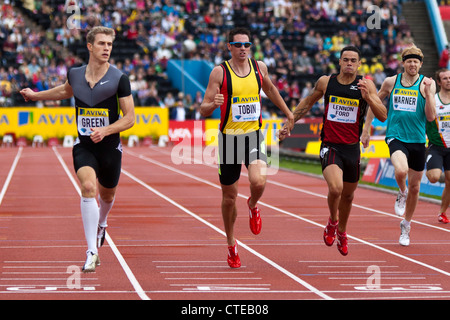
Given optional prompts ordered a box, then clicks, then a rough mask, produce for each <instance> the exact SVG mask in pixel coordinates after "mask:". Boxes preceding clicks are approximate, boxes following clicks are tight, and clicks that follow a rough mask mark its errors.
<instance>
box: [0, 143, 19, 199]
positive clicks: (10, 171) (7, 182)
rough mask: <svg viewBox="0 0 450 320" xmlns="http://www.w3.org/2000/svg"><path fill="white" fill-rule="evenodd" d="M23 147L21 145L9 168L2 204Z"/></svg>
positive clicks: (2, 192)
mask: <svg viewBox="0 0 450 320" xmlns="http://www.w3.org/2000/svg"><path fill="white" fill-rule="evenodd" d="M22 150H23V147H19V151H17V154H16V157H15V158H14V161H13V163H12V165H11V169H9V173H8V176H7V177H6V180H5V183H4V184H3V188H2V191H1V192H0V205H1V204H2V201H3V198H4V197H5V193H6V190H8V186H9V183H10V182H11V179H12V176H13V174H14V171H16V167H17V163H18V162H19V159H20V156H21V155H22Z"/></svg>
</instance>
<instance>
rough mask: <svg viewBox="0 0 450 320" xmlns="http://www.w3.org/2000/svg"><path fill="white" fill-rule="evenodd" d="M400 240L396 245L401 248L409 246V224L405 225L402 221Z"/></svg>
mask: <svg viewBox="0 0 450 320" xmlns="http://www.w3.org/2000/svg"><path fill="white" fill-rule="evenodd" d="M400 230H401V233H400V239H399V240H398V243H399V244H400V245H402V246H405V247H407V246H409V242H410V239H409V233H410V231H411V224H410V225H409V226H406V225H405V220H402V222H400Z"/></svg>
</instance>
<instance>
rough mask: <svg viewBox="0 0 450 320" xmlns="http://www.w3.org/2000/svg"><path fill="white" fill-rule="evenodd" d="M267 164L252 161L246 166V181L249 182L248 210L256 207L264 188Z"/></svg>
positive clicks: (260, 161)
mask: <svg viewBox="0 0 450 320" xmlns="http://www.w3.org/2000/svg"><path fill="white" fill-rule="evenodd" d="M266 178H267V164H266V163H265V162H264V161H262V160H256V161H253V162H252V163H251V164H250V165H249V166H248V179H249V181H250V200H249V202H248V204H249V206H250V208H254V207H256V203H257V202H258V201H259V199H261V197H262V195H263V193H264V189H265V187H266Z"/></svg>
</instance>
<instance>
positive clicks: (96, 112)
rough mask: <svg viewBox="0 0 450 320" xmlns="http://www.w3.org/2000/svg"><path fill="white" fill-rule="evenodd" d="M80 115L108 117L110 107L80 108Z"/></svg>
mask: <svg viewBox="0 0 450 320" xmlns="http://www.w3.org/2000/svg"><path fill="white" fill-rule="evenodd" d="M78 115H80V116H86V117H107V116H108V109H85V108H80V109H79V113H78Z"/></svg>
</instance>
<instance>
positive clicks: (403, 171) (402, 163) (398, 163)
mask: <svg viewBox="0 0 450 320" xmlns="http://www.w3.org/2000/svg"><path fill="white" fill-rule="evenodd" d="M391 162H392V165H393V166H394V170H395V181H397V185H398V187H399V188H400V191H401V192H405V191H406V178H407V177H408V170H409V167H408V159H407V158H406V155H405V154H404V153H403V152H402V151H400V150H397V151H395V152H394V153H393V154H392V155H391Z"/></svg>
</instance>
